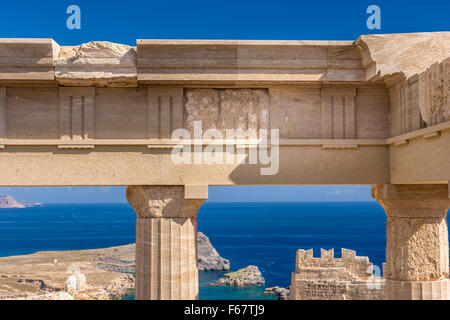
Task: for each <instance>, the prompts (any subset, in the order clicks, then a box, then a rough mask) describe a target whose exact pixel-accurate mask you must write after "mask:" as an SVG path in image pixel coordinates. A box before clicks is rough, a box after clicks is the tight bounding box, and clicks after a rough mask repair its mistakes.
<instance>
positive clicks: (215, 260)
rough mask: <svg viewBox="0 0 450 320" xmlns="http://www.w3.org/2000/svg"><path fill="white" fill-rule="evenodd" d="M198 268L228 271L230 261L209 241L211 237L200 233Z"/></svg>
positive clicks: (200, 269) (201, 269)
mask: <svg viewBox="0 0 450 320" xmlns="http://www.w3.org/2000/svg"><path fill="white" fill-rule="evenodd" d="M198 270H199V271H228V270H230V261H228V260H227V259H224V258H222V257H221V256H220V255H219V253H218V252H217V250H216V249H214V247H213V246H212V244H211V241H209V238H208V237H207V236H206V235H205V234H203V233H201V232H199V233H198Z"/></svg>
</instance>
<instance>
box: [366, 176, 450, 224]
mask: <svg viewBox="0 0 450 320" xmlns="http://www.w3.org/2000/svg"><path fill="white" fill-rule="evenodd" d="M372 197H373V198H374V199H376V200H377V201H378V202H379V203H380V205H381V206H382V207H383V208H384V209H385V211H386V214H387V216H388V217H400V218H433V217H435V218H438V217H445V215H446V213H447V209H448V208H449V207H450V197H449V190H448V185H447V184H421V185H415V184H381V185H373V186H372Z"/></svg>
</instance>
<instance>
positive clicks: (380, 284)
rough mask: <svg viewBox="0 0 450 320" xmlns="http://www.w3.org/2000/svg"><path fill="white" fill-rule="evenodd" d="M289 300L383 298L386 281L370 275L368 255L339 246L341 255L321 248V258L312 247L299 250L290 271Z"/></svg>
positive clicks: (371, 273)
mask: <svg viewBox="0 0 450 320" xmlns="http://www.w3.org/2000/svg"><path fill="white" fill-rule="evenodd" d="M290 299H291V300H384V299H385V282H384V279H383V278H382V277H374V276H373V265H372V263H370V262H369V258H368V257H359V256H357V255H356V252H355V251H353V250H347V249H342V253H341V258H335V257H334V250H333V249H331V250H328V251H327V250H323V249H321V255H320V258H315V257H313V250H312V249H310V250H308V251H304V250H298V252H297V259H296V263H295V272H293V273H292V284H291V289H290Z"/></svg>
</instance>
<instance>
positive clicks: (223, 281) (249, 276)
mask: <svg viewBox="0 0 450 320" xmlns="http://www.w3.org/2000/svg"><path fill="white" fill-rule="evenodd" d="M264 284H265V280H264V278H263V276H262V274H261V272H260V271H259V269H258V267H257V266H248V267H246V268H243V269H240V270H238V271H235V272H230V273H226V274H225V275H224V277H223V278H220V279H219V280H217V281H215V282H213V283H211V285H212V286H238V287H250V286H263V285H264Z"/></svg>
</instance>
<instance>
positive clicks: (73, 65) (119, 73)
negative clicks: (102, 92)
mask: <svg viewBox="0 0 450 320" xmlns="http://www.w3.org/2000/svg"><path fill="white" fill-rule="evenodd" d="M55 76H56V79H57V80H58V81H59V82H60V83H61V84H62V85H71V86H93V85H95V86H136V85H137V68H136V49H135V48H134V47H130V46H126V45H122V44H117V43H111V42H107V41H94V42H89V43H85V44H82V45H80V46H73V47H61V50H60V54H59V58H57V59H56V60H55Z"/></svg>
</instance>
